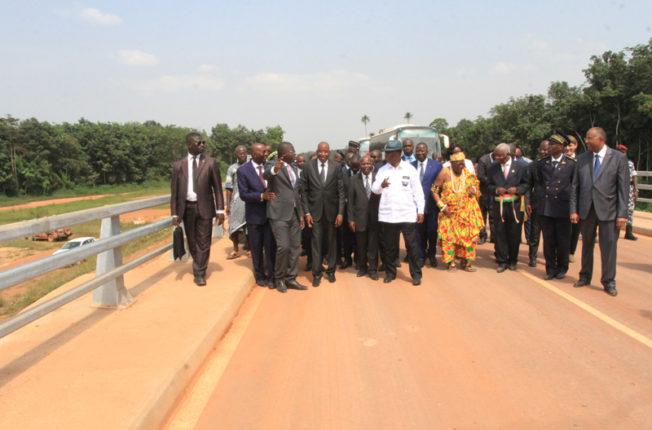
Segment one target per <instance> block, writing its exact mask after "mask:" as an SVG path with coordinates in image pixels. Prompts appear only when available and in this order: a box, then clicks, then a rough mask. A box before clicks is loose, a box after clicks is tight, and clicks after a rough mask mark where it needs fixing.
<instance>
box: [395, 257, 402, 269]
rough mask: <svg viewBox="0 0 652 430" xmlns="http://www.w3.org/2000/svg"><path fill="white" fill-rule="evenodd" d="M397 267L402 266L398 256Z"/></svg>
mask: <svg viewBox="0 0 652 430" xmlns="http://www.w3.org/2000/svg"><path fill="white" fill-rule="evenodd" d="M396 267H401V261H400V260H399V259H398V258H397V259H396Z"/></svg>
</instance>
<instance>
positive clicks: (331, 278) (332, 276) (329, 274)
mask: <svg viewBox="0 0 652 430" xmlns="http://www.w3.org/2000/svg"><path fill="white" fill-rule="evenodd" d="M328 282H331V283H332V282H335V273H332V272H331V273H328Z"/></svg>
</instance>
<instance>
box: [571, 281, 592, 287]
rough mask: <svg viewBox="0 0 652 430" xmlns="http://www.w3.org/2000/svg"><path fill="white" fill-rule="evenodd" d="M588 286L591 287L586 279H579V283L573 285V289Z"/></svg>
mask: <svg viewBox="0 0 652 430" xmlns="http://www.w3.org/2000/svg"><path fill="white" fill-rule="evenodd" d="M587 285H589V281H587V280H586V279H579V280H578V281H577V282H575V283H574V284H573V287H575V288H579V287H585V286H587Z"/></svg>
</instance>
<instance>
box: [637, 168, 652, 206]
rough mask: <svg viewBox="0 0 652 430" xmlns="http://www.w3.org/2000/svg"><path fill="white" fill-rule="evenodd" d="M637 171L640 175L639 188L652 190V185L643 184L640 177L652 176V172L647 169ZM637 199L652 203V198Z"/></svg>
mask: <svg viewBox="0 0 652 430" xmlns="http://www.w3.org/2000/svg"><path fill="white" fill-rule="evenodd" d="M636 173H637V174H638V176H639V184H638V189H639V190H646V191H652V185H650V184H641V183H640V177H644V178H649V177H651V176H652V172H650V171H646V170H641V171H637V172H636ZM636 201H637V202H643V203H652V199H648V198H643V197H639V198H638V199H637V200H636Z"/></svg>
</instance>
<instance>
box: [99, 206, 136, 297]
mask: <svg viewBox="0 0 652 430" xmlns="http://www.w3.org/2000/svg"><path fill="white" fill-rule="evenodd" d="M117 234H120V216H119V215H114V216H112V217H110V218H103V219H102V227H101V228H100V239H103V238H107V237H110V236H115V235H117ZM121 265H122V247H117V248H113V249H111V250H108V251H105V252H103V253H101V254H99V255H98V256H97V265H96V267H95V276H96V277H97V276H100V275H103V274H104V273H107V272H110V271H111V270H113V269H115V268H116V267H119V266H121ZM133 301H134V299H133V297H131V294H129V291H127V289H126V288H125V282H124V276H122V275H120V276H119V277H117V278H116V279H114V280H113V281H109V282H107V283H106V284H104V285H102V286H101V287H99V288H97V289H95V291H93V306H97V307H103V308H123V307H126V306H129V305H130V304H131V303H132V302H133Z"/></svg>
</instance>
